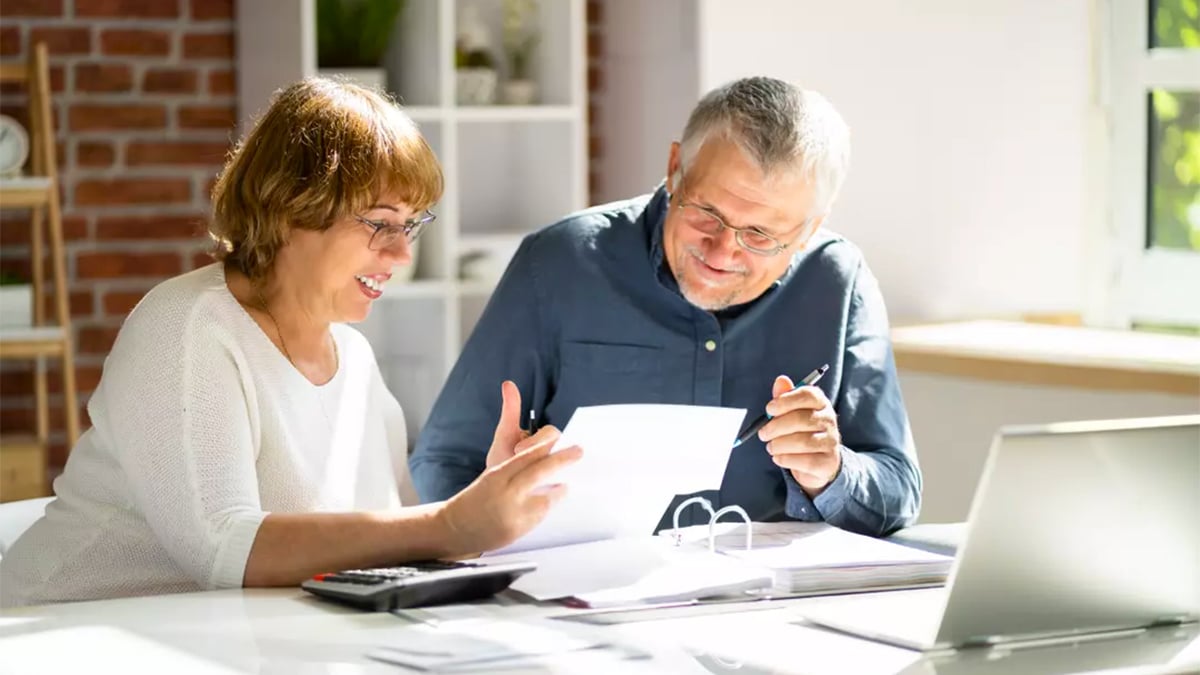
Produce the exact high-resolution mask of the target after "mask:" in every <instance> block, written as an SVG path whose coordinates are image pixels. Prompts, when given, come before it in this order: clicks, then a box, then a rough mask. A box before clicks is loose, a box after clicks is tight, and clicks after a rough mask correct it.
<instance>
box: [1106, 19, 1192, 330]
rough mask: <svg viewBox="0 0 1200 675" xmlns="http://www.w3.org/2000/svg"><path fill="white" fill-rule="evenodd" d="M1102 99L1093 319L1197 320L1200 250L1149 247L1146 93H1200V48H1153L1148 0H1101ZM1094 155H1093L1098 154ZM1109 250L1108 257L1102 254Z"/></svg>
mask: <svg viewBox="0 0 1200 675" xmlns="http://www.w3.org/2000/svg"><path fill="white" fill-rule="evenodd" d="M1099 1H1100V2H1101V4H1102V8H1101V9H1102V21H1101V30H1100V40H1101V58H1102V59H1103V60H1104V61H1106V63H1102V64H1101V66H1100V68H1099V70H1100V71H1101V77H1102V80H1101V99H1102V100H1103V101H1104V102H1105V103H1106V105H1105V106H1104V107H1105V108H1106V113H1107V115H1106V117H1107V120H1108V125H1107V126H1108V152H1107V154H1108V158H1109V162H1108V165H1109V171H1108V181H1107V185H1105V187H1106V188H1107V190H1106V191H1107V194H1108V213H1107V218H1106V220H1107V223H1106V225H1107V227H1106V228H1105V229H1106V233H1105V234H1106V237H1105V238H1106V240H1107V241H1106V242H1105V244H1104V248H1105V249H1106V250H1105V251H1101V252H1099V253H1100V254H1101V261H1107V263H1104V262H1102V263H1101V264H1100V268H1101V269H1100V273H1101V274H1103V276H1104V278H1103V279H1101V280H1099V281H1100V283H1101V284H1103V285H1106V286H1107V290H1108V292H1107V299H1106V302H1104V303H1103V304H1104V305H1105V307H1104V310H1103V312H1104V315H1103V317H1101V319H1100V320H1099V321H1097V322H1096V323H1100V324H1103V325H1109V326H1114V327H1121V328H1129V327H1132V326H1133V325H1135V324H1165V325H1186V326H1200V290H1193V291H1192V292H1190V293H1188V292H1187V289H1200V252H1188V251H1178V250H1170V249H1155V248H1148V247H1147V246H1146V242H1147V238H1148V233H1149V226H1150V222H1149V215H1148V208H1147V207H1148V200H1149V194H1148V193H1149V190H1148V183H1149V163H1148V158H1149V122H1150V117H1149V110H1148V107H1149V106H1148V104H1147V100H1148V95H1149V92H1150V90H1152V89H1156V88H1162V89H1174V90H1196V91H1200V49H1190V50H1184V49H1174V50H1171V49H1163V50H1155V51H1151V50H1150V48H1149V40H1150V7H1151V4H1150V3H1151V0H1099ZM1093 159H1096V158H1093ZM1106 253H1107V255H1105V254H1106Z"/></svg>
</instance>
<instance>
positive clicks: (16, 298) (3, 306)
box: [0, 272, 33, 328]
mask: <svg viewBox="0 0 1200 675" xmlns="http://www.w3.org/2000/svg"><path fill="white" fill-rule="evenodd" d="M32 325H33V286H32V285H31V284H30V283H29V280H28V279H25V278H24V277H22V276H20V275H17V274H14V273H12V272H0V326H3V327H5V328H28V327H30V326H32Z"/></svg>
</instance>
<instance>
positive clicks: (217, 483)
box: [0, 264, 416, 606]
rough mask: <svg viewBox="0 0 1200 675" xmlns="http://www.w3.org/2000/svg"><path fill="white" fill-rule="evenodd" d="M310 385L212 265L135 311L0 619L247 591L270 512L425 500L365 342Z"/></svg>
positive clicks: (31, 533) (353, 345) (342, 331)
mask: <svg viewBox="0 0 1200 675" xmlns="http://www.w3.org/2000/svg"><path fill="white" fill-rule="evenodd" d="M332 331H333V336H334V340H335V341H336V343H337V349H338V355H339V363H338V370H337V374H336V375H334V377H333V379H332V380H330V381H329V382H328V383H327V384H325V385H322V386H316V385H313V384H312V383H311V382H309V381H308V380H307V379H306V378H305V377H304V376H303V375H302V374H300V372H299V371H298V370H296V369H295V368H294V367H293V366H292V364H291V363H290V362H289V361H288V360H287V358H286V357H285V356H284V355H283V354H282V353H280V352H279V350H278V349H276V347H275V345H274V344H273V343H272V342H271V341H270V339H268V338H267V336H266V334H265V333H263V331H262V330H261V329H260V328H259V326H258V324H257V323H255V321H254V319H252V318H251V317H250V315H249V314H247V313H246V311H245V310H244V309H243V308H242V306H241V305H240V304H238V302H237V300H236V299H235V298H234V297H233V295H232V294H231V293H230V292H229V289H228V287H227V286H226V284H225V274H224V269H223V268H222V266H221V265H220V264H213V265H209V266H207V267H204V268H202V269H198V270H195V271H193V272H190V273H188V274H184V275H182V276H179V277H176V278H174V279H171V280H169V281H166V282H164V283H162V284H160V285H159V286H157V287H156V288H155V289H154V290H152V291H150V293H149V294H147V295H146V297H145V298H144V299H143V300H142V301H141V302H140V303H139V304H138V306H137V307H136V308H135V309H134V310H133V312H132V313H131V314H130V315H129V317H128V318H127V319H126V321H125V325H124V326H123V327H122V328H121V332H120V334H119V335H118V336H117V341H116V344H115V345H114V346H113V349H112V352H111V353H110V354H109V356H108V359H107V360H106V361H105V362H104V373H103V376H102V377H101V380H100V385H99V387H98V388H97V389H96V391H95V393H94V394H93V395H92V398H91V400H90V401H89V402H88V413H89V414H90V416H91V419H92V425H93V426H92V428H91V429H90V430H88V431H87V432H86V433H85V434H84V435H83V436H82V437H81V438H80V439H79V443H78V444H77V445H76V446H75V448H74V450H73V451H72V452H71V455H70V459H69V460H68V462H67V466H66V470H65V472H64V473H63V474H62V476H60V477H59V478H58V479H57V480H55V481H54V492H55V494H56V495H57V499H55V500H54V501H53V502H51V503H50V505H49V507H48V508H47V509H46V515H45V517H43V518H42V519H41V520H39V521H38V522H37V523H36V524H34V525H33V527H32V528H30V529H29V530H28V531H27V532H26V533H25V534H24V535H23V536H21V538H20V539H18V540H17V541H16V543H14V544H13V546H12V549H11V550H10V551H9V552H8V554H6V555H5V556H4V558H3V560H0V606H16V605H24V604H35V603H44V602H55V601H67V600H85V599H95V598H111V597H117V596H130V595H147V594H156V593H170V592H180V591H194V590H202V589H215V588H231V587H240V586H241V585H242V577H243V575H244V573H245V570H246V560H247V558H248V556H249V553H250V547H251V545H252V544H253V543H254V537H255V535H256V533H257V532H258V527H259V525H260V524H261V523H262V520H263V518H264V517H265V516H266V515H267V514H268V513H270V512H273V511H274V512H283V513H297V512H311V511H327V512H333V511H351V510H377V509H395V508H398V507H399V506H400V502H401V498H402V497H403V499H404V501H405V502H406V503H409V504H413V503H416V497H415V492H414V491H413V490H412V487H411V481H410V479H409V477H408V469H407V465H406V462H405V456H406V454H407V440H406V433H405V424H404V417H403V415H402V413H401V410H400V405H399V404H398V403H397V402H396V399H395V398H394V397H393V396H392V394H391V393H390V392H389V391H388V390H387V388H386V387H385V386H384V384H383V379H382V378H381V376H380V373H379V368H378V366H377V364H376V363H375V356H374V354H373V352H372V351H371V347H370V345H369V344H368V343H367V341H366V339H365V338H364V337H363V336H362V335H361V334H360V333H358V332H357V331H356V330H354V329H352V328H350V327H349V326H345V325H340V324H335V325H334V326H333V327H332Z"/></svg>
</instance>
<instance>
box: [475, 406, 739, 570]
mask: <svg viewBox="0 0 1200 675" xmlns="http://www.w3.org/2000/svg"><path fill="white" fill-rule="evenodd" d="M745 416H746V411H745V410H744V409H741V408H717V407H706V406H690V405H603V406H588V407H581V408H578V409H577V410H576V411H575V414H574V415H572V416H571V420H570V421H569V422H568V423H567V428H566V429H563V434H562V438H560V439H559V441H558V443H557V444H556V446H555V449H562V448H566V447H570V446H573V445H578V446H579V447H581V448H583V459H581V460H580V461H579V462H577V463H576V464H575V465H573V466H570V467H568V468H567V469H565V470H564V471H562V472H560V473H559V474H558V475H556V476H555V477H554V479H553V480H554V481H555V482H563V483H566V484H567V486H568V490H567V496H566V497H565V498H564V499H563V500H562V501H560V502H559V503H558V504H556V505H555V507H554V508H553V509H551V510H550V514H549V515H548V516H547V517H546V519H545V520H544V521H542V523H541V524H540V525H538V527H536V528H534V530H533V531H532V532H530V533H528V534H526V535H525V536H524V537H522V538H521V539H518V540H517V541H516V542H514V543H513V544H511V545H509V546H507V547H505V548H503V549H500V550H498V551H495V552H494V553H496V554H504V553H515V552H517V551H526V550H530V549H537V548H546V547H550V546H563V545H566V544H577V543H581V542H588V541H598V540H601V539H612V538H614V537H622V536H645V535H649V534H651V533H652V532H653V531H654V526H655V525H657V524H658V521H659V519H660V518H662V515H663V512H664V511H665V510H666V508H667V506H668V505H670V503H671V500H672V499H673V498H674V497H675V495H681V494H689V493H692V492H699V491H701V490H715V489H717V488H719V487H720V486H721V479H722V478H723V477H724V475H725V466H726V464H728V463H729V453H730V451H731V450H732V449H733V441H734V440H735V439H736V438H737V433H738V429H739V427H740V425H741V423H742V420H743V418H744V417H745Z"/></svg>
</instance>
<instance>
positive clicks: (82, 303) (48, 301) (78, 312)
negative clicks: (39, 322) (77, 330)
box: [42, 291, 96, 323]
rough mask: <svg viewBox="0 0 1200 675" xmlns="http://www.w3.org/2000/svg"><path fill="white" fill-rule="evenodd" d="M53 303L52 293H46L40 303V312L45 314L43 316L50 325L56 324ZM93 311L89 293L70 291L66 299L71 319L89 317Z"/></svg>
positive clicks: (55, 311)
mask: <svg viewBox="0 0 1200 675" xmlns="http://www.w3.org/2000/svg"><path fill="white" fill-rule="evenodd" d="M55 302H56V301H55V299H54V294H53V293H47V294H46V297H45V299H44V300H43V301H42V311H44V312H45V315H44V316H45V317H46V320H47V321H49V322H50V323H57V321H56V317H57V316H58V314H57V312H58V307H57V306H56V305H55V304H54V303H55ZM95 311H96V308H95V305H94V304H93V303H92V294H91V292H90V291H71V293H70V295H69V297H68V298H67V312H68V313H69V314H70V315H71V316H72V317H80V316H91V315H92V314H94V313H95Z"/></svg>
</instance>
